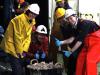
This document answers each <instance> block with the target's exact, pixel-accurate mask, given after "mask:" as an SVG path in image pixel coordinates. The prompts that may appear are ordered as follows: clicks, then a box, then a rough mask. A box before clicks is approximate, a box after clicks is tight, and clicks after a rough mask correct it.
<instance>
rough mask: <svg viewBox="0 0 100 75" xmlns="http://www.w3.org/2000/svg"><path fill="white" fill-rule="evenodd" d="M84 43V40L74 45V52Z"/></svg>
mask: <svg viewBox="0 0 100 75" xmlns="http://www.w3.org/2000/svg"><path fill="white" fill-rule="evenodd" d="M81 45H82V41H77V42H76V44H75V45H74V47H73V48H72V49H71V51H72V52H74V51H75V50H77V49H78V48H79V47H80V46H81Z"/></svg>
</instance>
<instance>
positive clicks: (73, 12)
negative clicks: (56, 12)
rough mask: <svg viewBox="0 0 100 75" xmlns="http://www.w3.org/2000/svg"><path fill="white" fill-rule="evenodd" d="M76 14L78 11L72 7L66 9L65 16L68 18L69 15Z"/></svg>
mask: <svg viewBox="0 0 100 75" xmlns="http://www.w3.org/2000/svg"><path fill="white" fill-rule="evenodd" d="M74 14H76V12H75V11H74V10H72V9H67V10H66V11H65V18H68V17H69V16H72V15H74Z"/></svg>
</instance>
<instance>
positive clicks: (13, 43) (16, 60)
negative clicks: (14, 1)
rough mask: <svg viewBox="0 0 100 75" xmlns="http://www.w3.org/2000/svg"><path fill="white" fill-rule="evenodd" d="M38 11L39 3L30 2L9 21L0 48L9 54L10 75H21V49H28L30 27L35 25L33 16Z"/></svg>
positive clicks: (34, 16)
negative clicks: (26, 7)
mask: <svg viewBox="0 0 100 75" xmlns="http://www.w3.org/2000/svg"><path fill="white" fill-rule="evenodd" d="M39 12H40V7H39V5H38V4H36V3H35V4H31V5H29V7H28V9H27V10H26V11H25V13H22V14H21V15H19V16H16V17H15V18H13V19H12V20H11V21H10V22H9V25H8V28H7V30H6V32H5V35H4V38H3V40H2V42H1V44H0V48H1V49H2V50H4V51H5V52H6V53H7V54H8V56H9V59H10V60H9V61H10V64H11V67H12V75H23V72H22V65H21V63H20V59H22V58H23V51H25V52H27V51H28V48H29V45H30V42H31V32H32V27H34V25H35V18H36V17H37V16H38V15H39Z"/></svg>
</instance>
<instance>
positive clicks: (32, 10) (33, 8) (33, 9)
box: [28, 4, 40, 14]
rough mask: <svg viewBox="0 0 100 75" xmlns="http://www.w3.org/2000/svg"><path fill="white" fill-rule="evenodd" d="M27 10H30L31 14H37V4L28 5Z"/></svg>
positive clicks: (38, 8)
mask: <svg viewBox="0 0 100 75" xmlns="http://www.w3.org/2000/svg"><path fill="white" fill-rule="evenodd" d="M28 10H30V11H31V12H33V13H35V14H39V12H40V7H39V5H38V4H31V5H29V7H28Z"/></svg>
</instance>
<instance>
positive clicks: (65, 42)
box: [62, 37, 75, 45]
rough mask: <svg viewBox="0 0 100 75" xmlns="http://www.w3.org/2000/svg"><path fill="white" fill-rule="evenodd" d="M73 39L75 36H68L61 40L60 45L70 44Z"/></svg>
mask: <svg viewBox="0 0 100 75" xmlns="http://www.w3.org/2000/svg"><path fill="white" fill-rule="evenodd" d="M74 39H75V37H70V38H68V39H66V40H63V41H62V45H64V44H71V43H72V42H73V41H74Z"/></svg>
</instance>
